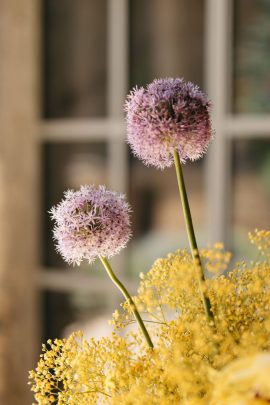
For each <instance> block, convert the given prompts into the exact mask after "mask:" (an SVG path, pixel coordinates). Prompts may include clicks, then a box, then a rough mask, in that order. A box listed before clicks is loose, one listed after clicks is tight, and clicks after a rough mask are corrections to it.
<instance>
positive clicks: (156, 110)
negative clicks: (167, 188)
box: [125, 78, 212, 169]
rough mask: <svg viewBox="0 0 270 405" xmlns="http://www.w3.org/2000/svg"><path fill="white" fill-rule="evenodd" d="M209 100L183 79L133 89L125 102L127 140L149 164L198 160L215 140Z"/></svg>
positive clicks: (166, 164) (157, 82)
mask: <svg viewBox="0 0 270 405" xmlns="http://www.w3.org/2000/svg"><path fill="white" fill-rule="evenodd" d="M209 109H210V102H209V100H208V98H207V96H206V95H205V94H204V93H202V92H201V91H200V89H199V87H197V86H196V85H194V84H193V83H190V82H185V81H184V80H183V79H172V78H167V79H156V80H154V81H153V82H152V83H150V84H149V85H148V86H147V87H146V88H143V87H140V88H137V87H136V88H134V89H133V90H132V91H131V93H130V94H129V96H128V97H127V101H126V103H125V111H126V119H127V134H128V143H129V145H130V147H131V149H132V150H133V152H134V154H135V155H136V156H138V157H139V158H140V159H142V160H143V161H144V163H145V164H147V165H152V166H156V167H158V168H160V169H164V168H165V167H170V166H171V165H172V164H173V161H174V160H173V150H174V149H177V150H178V152H179V156H180V160H181V162H182V163H185V162H186V160H192V161H193V160H197V159H199V158H200V157H202V155H203V154H204V153H205V152H206V150H207V147H208V145H209V142H210V140H211V139H212V130H211V120H210V116H209Z"/></svg>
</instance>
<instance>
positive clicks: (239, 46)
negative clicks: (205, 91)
mask: <svg viewBox="0 0 270 405" xmlns="http://www.w3.org/2000/svg"><path fill="white" fill-rule="evenodd" d="M234 3H235V61H234V63H235V65H234V70H235V72H234V91H235V96H234V110H235V112H237V113H248V112H253V113H255V112H262V113H263V112H269V111H270V58H269V55H270V29H269V26H270V25H269V21H270V1H269V0H236V1H235V2H234Z"/></svg>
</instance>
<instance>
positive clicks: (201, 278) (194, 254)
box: [173, 150, 214, 322]
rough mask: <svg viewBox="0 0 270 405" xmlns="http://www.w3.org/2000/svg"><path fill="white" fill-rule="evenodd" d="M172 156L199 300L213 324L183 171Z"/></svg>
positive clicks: (178, 161)
mask: <svg viewBox="0 0 270 405" xmlns="http://www.w3.org/2000/svg"><path fill="white" fill-rule="evenodd" d="M173 156H174V164H175V170H176V176H177V183H178V188H179V194H180V198H181V203H182V207H183V213H184V218H185V223H186V229H187V234H188V239H189V245H190V250H191V254H192V257H193V260H194V262H195V264H196V267H197V269H198V280H199V287H200V292H201V298H202V301H203V306H204V310H205V314H206V316H207V318H208V320H209V321H212V322H214V315H213V312H212V310H211V303H210V300H209V298H208V297H207V295H206V294H205V291H204V290H205V288H204V282H205V277H204V273H203V268H202V262H201V258H200V254H199V250H198V246H197V242H196V237H195V233H194V228H193V223H192V217H191V213H190V208H189V202H188V197H187V192H186V187H185V181H184V176H183V171H182V167H181V163H180V159H179V154H178V151H177V150H174V152H173Z"/></svg>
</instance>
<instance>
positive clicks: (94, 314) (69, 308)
mask: <svg viewBox="0 0 270 405" xmlns="http://www.w3.org/2000/svg"><path fill="white" fill-rule="evenodd" d="M112 288H113V287H112ZM109 304H110V303H109V302H108V299H106V296H104V295H98V294H93V293H91V294H86V293H81V292H80V293H79V292H73V293H58V292H57V293H56V292H45V293H43V308H44V312H43V317H44V323H43V328H44V329H43V341H44V340H45V339H46V340H47V339H49V338H50V339H54V338H61V337H64V336H68V335H70V334H71V333H72V332H74V331H77V330H83V331H84V332H85V335H86V336H94V337H100V336H102V335H106V334H108V332H109V331H110V330H111V328H110V327H109V325H108V322H107V321H108V320H109V319H111V313H112V311H111V310H110V308H109Z"/></svg>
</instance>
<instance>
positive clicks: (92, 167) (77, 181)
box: [42, 142, 107, 275]
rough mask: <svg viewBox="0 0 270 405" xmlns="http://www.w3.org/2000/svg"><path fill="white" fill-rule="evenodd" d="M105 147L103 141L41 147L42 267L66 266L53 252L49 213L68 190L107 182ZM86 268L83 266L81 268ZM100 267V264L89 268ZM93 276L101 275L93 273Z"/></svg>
mask: <svg viewBox="0 0 270 405" xmlns="http://www.w3.org/2000/svg"><path fill="white" fill-rule="evenodd" d="M106 162H107V146H106V143H105V142H92V143H87V144H86V143H70V144H63V143H56V144H46V145H45V146H44V147H43V174H44V185H45V189H44V195H43V197H44V199H43V208H42V212H43V229H44V235H43V240H44V243H43V244H42V246H43V247H44V248H43V249H44V251H43V265H45V266H47V267H66V264H65V263H64V261H63V259H62V258H61V256H60V255H59V254H57V253H56V251H55V247H54V243H53V240H52V228H53V223H52V221H51V220H50V217H49V214H48V211H49V210H50V208H51V207H52V206H53V205H55V204H58V203H59V202H60V200H61V199H62V198H63V192H64V191H65V190H67V189H78V188H79V187H80V185H85V184H96V185H98V184H106V183H107V170H106V169H107V166H106ZM84 267H86V268H87V269H88V268H89V266H87V264H82V265H81V266H80V268H84ZM92 267H94V268H96V267H97V268H98V269H99V268H100V266H99V264H97V265H95V264H94V265H93V266H91V273H92V270H93V268H92ZM95 273H96V274H95V275H98V274H100V272H95Z"/></svg>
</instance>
